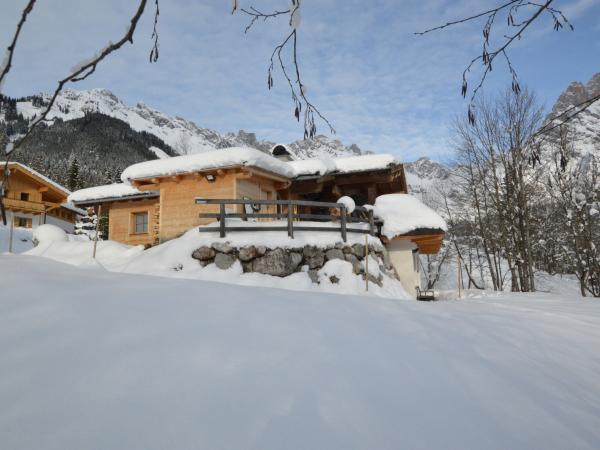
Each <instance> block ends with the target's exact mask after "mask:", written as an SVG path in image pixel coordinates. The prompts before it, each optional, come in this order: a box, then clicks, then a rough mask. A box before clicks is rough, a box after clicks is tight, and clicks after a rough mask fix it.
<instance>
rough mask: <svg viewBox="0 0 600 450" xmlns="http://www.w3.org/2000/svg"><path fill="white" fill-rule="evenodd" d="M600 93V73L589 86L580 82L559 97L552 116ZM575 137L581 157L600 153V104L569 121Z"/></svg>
mask: <svg viewBox="0 0 600 450" xmlns="http://www.w3.org/2000/svg"><path fill="white" fill-rule="evenodd" d="M599 93H600V73H597V74H595V75H594V76H593V77H592V78H591V79H590V80H589V81H588V82H587V84H583V83H581V82H579V81H575V82H573V83H571V84H570V85H569V86H568V87H567V89H566V90H565V91H564V92H563V93H562V94H561V95H560V96H559V97H558V100H557V101H556V103H555V104H554V107H553V108H552V112H551V114H550V116H556V115H557V114H560V113H561V112H563V111H565V110H567V109H568V108H570V107H572V106H575V105H577V104H579V103H582V102H585V101H586V100H588V99H590V98H592V97H594V96H596V95H598V94H599ZM569 125H570V127H572V131H573V136H574V137H575V139H576V140H577V143H576V150H578V152H579V153H580V155H581V156H583V155H585V154H588V153H592V152H599V151H600V102H595V103H593V104H592V105H591V106H590V107H589V108H588V109H587V110H585V111H583V112H581V113H580V114H578V115H577V116H575V117H574V118H573V119H572V120H571V121H569Z"/></svg>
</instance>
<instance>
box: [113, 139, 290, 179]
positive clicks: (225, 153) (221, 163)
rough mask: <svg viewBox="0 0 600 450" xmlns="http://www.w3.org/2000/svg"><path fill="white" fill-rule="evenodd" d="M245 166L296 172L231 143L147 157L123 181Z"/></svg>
mask: <svg viewBox="0 0 600 450" xmlns="http://www.w3.org/2000/svg"><path fill="white" fill-rule="evenodd" d="M233 166H246V167H256V168H258V169H262V170H265V171H267V172H271V173H273V174H275V175H280V176H283V177H286V178H292V177H293V176H294V171H293V169H292V168H291V167H290V166H289V165H288V164H287V163H285V162H283V161H280V160H278V159H277V158H275V157H273V156H271V155H270V154H267V153H265V152H262V151H260V150H257V149H254V148H250V147H229V148H224V149H217V150H212V151H209V152H203V153H197V154H193V155H183V156H174V157H171V158H166V159H161V160H152V161H145V162H141V163H137V164H133V165H131V166H129V167H127V168H126V169H125V170H124V171H123V173H122V174H121V180H122V181H123V182H124V183H130V182H131V181H132V180H139V179H144V178H152V177H159V176H169V175H177V174H181V173H189V172H200V171H204V170H211V169H219V168H223V167H233Z"/></svg>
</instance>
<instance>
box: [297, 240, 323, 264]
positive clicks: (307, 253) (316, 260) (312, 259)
mask: <svg viewBox="0 0 600 450" xmlns="http://www.w3.org/2000/svg"><path fill="white" fill-rule="evenodd" d="M302 254H303V255H304V261H305V263H306V264H307V265H308V268H309V269H316V268H320V267H323V263H324V262H325V255H324V253H323V250H322V249H320V248H318V247H314V246H312V245H307V246H306V247H304V249H303V250H302Z"/></svg>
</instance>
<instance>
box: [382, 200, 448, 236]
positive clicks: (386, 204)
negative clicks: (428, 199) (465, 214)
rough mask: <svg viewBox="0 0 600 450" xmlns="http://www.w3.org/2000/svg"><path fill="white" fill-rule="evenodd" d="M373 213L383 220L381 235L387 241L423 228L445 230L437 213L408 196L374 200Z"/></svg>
mask: <svg viewBox="0 0 600 450" xmlns="http://www.w3.org/2000/svg"><path fill="white" fill-rule="evenodd" d="M373 212H374V214H375V216H376V217H378V218H379V219H381V220H383V227H382V229H381V234H382V235H384V236H385V237H387V238H388V239H393V238H394V237H396V236H401V235H403V234H408V233H410V232H412V231H416V230H418V229H423V228H426V229H441V230H444V231H446V230H447V225H446V222H445V221H444V219H442V217H441V216H440V215H439V214H438V213H436V212H435V211H434V210H433V209H431V208H430V207H429V206H426V205H425V204H423V203H421V201H420V200H419V199H417V198H416V197H413V196H412V195H410V194H386V195H381V196H379V197H377V199H376V200H375V205H374V208H373Z"/></svg>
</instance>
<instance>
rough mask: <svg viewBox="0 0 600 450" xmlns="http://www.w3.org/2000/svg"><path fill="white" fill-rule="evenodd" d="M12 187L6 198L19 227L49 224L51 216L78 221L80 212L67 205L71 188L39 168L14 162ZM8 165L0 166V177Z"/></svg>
mask: <svg viewBox="0 0 600 450" xmlns="http://www.w3.org/2000/svg"><path fill="white" fill-rule="evenodd" d="M8 170H9V171H10V174H9V178H8V186H7V190H6V192H5V197H4V199H3V203H4V207H5V209H6V210H7V212H10V213H11V218H12V220H13V222H14V225H15V226H23V227H27V228H32V227H34V226H37V225H41V224H43V223H46V222H47V220H48V218H49V217H51V218H54V219H57V220H59V221H62V222H65V223H70V224H74V223H75V220H76V219H77V213H76V212H75V211H74V210H73V209H72V208H66V207H64V206H63V204H64V203H66V202H67V196H68V195H69V191H67V189H65V188H62V187H60V186H58V185H57V184H56V183H53V182H50V181H49V180H48V179H47V178H45V177H43V176H41V175H40V174H38V173H37V172H36V171H34V170H32V169H30V168H29V167H27V166H24V165H22V164H19V163H10V164H9V166H8ZM3 175H4V166H2V167H0V176H3Z"/></svg>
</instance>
